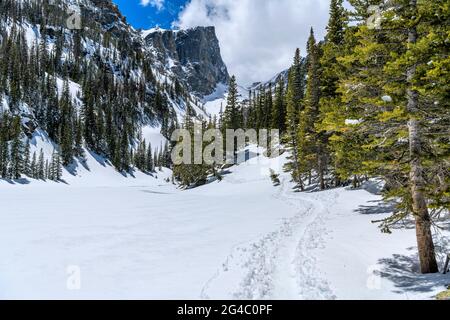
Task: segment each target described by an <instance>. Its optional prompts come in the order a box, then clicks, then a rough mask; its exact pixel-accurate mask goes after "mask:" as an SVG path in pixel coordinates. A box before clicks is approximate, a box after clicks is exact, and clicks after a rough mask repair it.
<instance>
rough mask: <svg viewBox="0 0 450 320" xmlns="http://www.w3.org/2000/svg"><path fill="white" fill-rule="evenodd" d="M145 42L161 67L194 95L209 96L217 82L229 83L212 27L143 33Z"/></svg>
mask: <svg viewBox="0 0 450 320" xmlns="http://www.w3.org/2000/svg"><path fill="white" fill-rule="evenodd" d="M145 43H146V45H147V46H148V47H149V48H151V49H153V50H154V53H155V56H156V57H157V59H158V60H159V62H160V63H161V65H162V66H165V67H166V68H169V69H171V71H172V72H173V73H174V74H175V75H177V77H178V79H179V80H180V81H182V82H184V84H185V85H186V86H187V87H188V88H189V90H190V92H192V93H194V94H195V95H197V96H201V97H202V96H206V95H209V94H211V93H213V92H214V90H215V88H216V86H217V85H218V84H219V83H228V81H229V74H228V70H227V67H226V65H225V63H224V62H223V60H222V56H221V54H220V46H219V40H218V39H217V36H216V32H215V28H214V27H196V28H193V29H188V30H180V31H173V30H154V31H152V32H147V33H146V34H145Z"/></svg>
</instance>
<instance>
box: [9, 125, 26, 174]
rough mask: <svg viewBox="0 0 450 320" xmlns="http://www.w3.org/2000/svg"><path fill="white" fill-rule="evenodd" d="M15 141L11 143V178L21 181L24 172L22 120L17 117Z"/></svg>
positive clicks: (14, 129) (13, 128)
mask: <svg viewBox="0 0 450 320" xmlns="http://www.w3.org/2000/svg"><path fill="white" fill-rule="evenodd" d="M12 135H13V140H12V143H11V166H10V174H9V176H10V177H11V178H12V179H19V178H20V177H21V173H22V171H23V169H22V166H23V150H22V148H23V146H22V141H21V128H20V119H19V117H15V118H14V120H13V123H12Z"/></svg>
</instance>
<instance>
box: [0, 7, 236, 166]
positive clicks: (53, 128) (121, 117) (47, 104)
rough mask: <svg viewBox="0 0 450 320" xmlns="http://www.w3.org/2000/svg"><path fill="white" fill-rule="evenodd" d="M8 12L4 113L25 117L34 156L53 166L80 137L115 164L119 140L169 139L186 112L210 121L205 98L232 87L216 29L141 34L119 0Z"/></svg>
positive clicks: (0, 106) (1, 94)
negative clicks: (157, 133)
mask: <svg viewBox="0 0 450 320" xmlns="http://www.w3.org/2000/svg"><path fill="white" fill-rule="evenodd" d="M0 8H1V14H0V27H1V28H0V30H2V31H1V32H0V47H1V48H2V49H1V62H2V63H1V64H0V65H1V68H0V69H1V70H2V75H4V77H2V83H4V84H5V85H4V86H3V87H2V90H0V114H3V113H5V112H8V114H9V115H10V116H11V117H16V116H19V117H20V119H21V123H22V129H23V132H24V133H25V134H26V135H27V137H28V140H30V141H31V142H32V146H31V149H32V152H33V151H37V152H39V150H40V149H41V148H42V149H43V150H44V153H46V152H45V151H46V150H47V151H49V152H50V154H45V156H46V158H49V157H51V153H52V152H53V151H54V150H56V149H59V147H61V146H60V144H61V142H62V141H65V139H66V138H67V139H69V140H75V136H76V135H77V134H78V133H79V134H80V135H82V136H83V139H84V140H85V141H86V145H87V151H94V152H96V153H97V154H102V155H103V156H105V158H107V159H108V158H109V160H112V159H114V154H115V153H116V152H115V150H114V148H116V147H117V140H121V141H128V142H129V144H130V149H131V150H133V149H135V148H136V146H137V144H138V143H139V140H140V139H145V140H146V142H147V143H148V142H149V141H151V140H157V141H160V142H162V141H165V138H167V137H168V135H169V133H170V131H171V130H172V129H173V128H174V127H175V126H176V125H177V124H178V123H180V121H181V120H182V118H183V116H184V113H185V110H186V109H187V106H188V105H189V106H190V107H191V110H192V111H193V113H194V115H196V116H198V117H207V116H208V114H207V113H206V112H205V111H204V109H203V99H204V97H205V96H208V95H211V94H213V93H214V92H215V90H217V88H219V87H224V86H226V85H225V84H226V83H227V81H228V79H229V75H228V71H227V68H226V66H225V64H224V63H223V61H222V58H221V55H220V46H219V42H218V40H217V37H216V35H215V30H214V28H213V27H199V28H195V29H190V30H180V31H162V30H156V29H155V30H153V31H147V32H141V31H140V30H135V29H134V28H133V27H132V26H130V25H129V24H128V23H127V22H126V18H125V17H124V16H123V15H122V14H121V12H120V11H119V9H118V7H117V6H116V5H115V4H114V3H113V2H112V1H111V0H80V1H75V0H45V1H41V0H23V1H20V2H17V1H12V0H7V1H2V2H1V3H0ZM10 43H11V44H14V45H10ZM18 74H22V76H21V77H20V78H18V77H15V78H14V77H12V76H10V75H18ZM66 87H67V88H68V89H67V91H68V95H66V94H65V91H66ZM63 97H67V99H66V100H67V102H70V103H71V106H70V107H67V108H65V109H64V108H63V107H62V100H61V99H62V98H63ZM77 123H80V126H79V129H77ZM154 129H156V130H160V131H161V136H160V137H159V138H157V139H155V130H154ZM77 131H82V132H77ZM67 132H69V134H68V136H67V137H63V136H62V135H64V133H67ZM149 132H151V134H149ZM121 135H125V137H123V136H122V137H121ZM163 136H164V137H165V138H164V137H163ZM22 140H23V143H25V139H24V138H22ZM36 141H41V142H42V141H48V144H46V143H37V142H36ZM74 143H76V142H75V141H74ZM38 145H39V146H38ZM154 147H158V148H159V147H160V146H159V145H157V146H154ZM33 149H35V150H33ZM62 149H64V148H62ZM125 151H126V150H125ZM126 152H128V151H126ZM131 153H132V151H131ZM69 157H70V155H69ZM75 157H76V155H75ZM127 157H129V155H128V156H126V157H124V156H123V155H122V156H120V157H118V156H117V157H116V159H117V161H116V162H117V163H115V164H114V165H115V166H116V167H118V168H119V170H122V169H127V167H128V166H126V165H125V166H122V165H120V163H119V162H120V161H119V159H120V158H127ZM118 164H119V165H118Z"/></svg>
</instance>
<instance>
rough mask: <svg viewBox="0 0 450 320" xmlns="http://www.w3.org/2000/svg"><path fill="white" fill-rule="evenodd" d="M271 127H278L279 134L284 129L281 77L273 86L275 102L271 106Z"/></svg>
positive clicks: (284, 110) (283, 101) (284, 115)
mask: <svg viewBox="0 0 450 320" xmlns="http://www.w3.org/2000/svg"><path fill="white" fill-rule="evenodd" d="M271 127H272V128H273V129H279V130H280V135H282V134H284V132H285V130H286V104H285V99H284V81H283V79H282V78H280V80H279V81H278V85H277V86H276V88H275V102H274V104H273V108H272V125H271Z"/></svg>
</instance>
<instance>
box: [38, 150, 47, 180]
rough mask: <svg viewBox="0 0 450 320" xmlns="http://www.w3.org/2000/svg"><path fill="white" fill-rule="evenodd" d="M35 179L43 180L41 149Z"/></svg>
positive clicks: (43, 166) (43, 162) (42, 154)
mask: <svg viewBox="0 0 450 320" xmlns="http://www.w3.org/2000/svg"><path fill="white" fill-rule="evenodd" d="M36 178H37V179H40V180H45V178H46V177H45V161H44V151H43V150H42V149H41V151H40V152H39V160H38V163H37V176H36Z"/></svg>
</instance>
